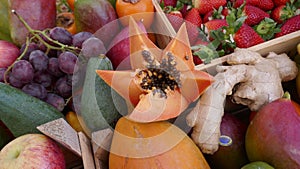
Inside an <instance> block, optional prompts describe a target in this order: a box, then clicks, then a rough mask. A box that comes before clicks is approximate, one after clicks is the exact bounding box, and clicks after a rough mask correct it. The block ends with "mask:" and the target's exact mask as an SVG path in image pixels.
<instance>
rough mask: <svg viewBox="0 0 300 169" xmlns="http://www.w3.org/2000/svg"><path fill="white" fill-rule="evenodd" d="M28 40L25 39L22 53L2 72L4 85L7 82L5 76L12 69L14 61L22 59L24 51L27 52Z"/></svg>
mask: <svg viewBox="0 0 300 169" xmlns="http://www.w3.org/2000/svg"><path fill="white" fill-rule="evenodd" d="M29 42H30V40H29V37H27V38H26V46H25V49H24V51H23V52H22V53H21V55H20V56H19V57H18V58H17V59H16V60H15V61H14V62H13V63H12V64H11V65H10V66H8V68H7V69H6V71H5V72H4V76H3V77H4V83H6V84H8V82H7V74H8V72H9V71H10V70H11V69H12V68H13V66H14V64H15V63H16V61H18V60H21V59H22V58H23V56H24V55H25V53H26V51H27V50H28V44H29Z"/></svg>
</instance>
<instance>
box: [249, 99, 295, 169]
mask: <svg viewBox="0 0 300 169" xmlns="http://www.w3.org/2000/svg"><path fill="white" fill-rule="evenodd" d="M299 129H300V105H299V104H297V103H296V102H294V101H293V100H290V99H288V98H280V99H277V100H275V101H273V102H271V103H269V104H267V105H265V106H264V107H262V108H261V109H260V110H259V111H258V112H257V114H256V115H255V117H254V118H253V120H252V121H251V122H250V124H249V126H248V129H247V133H246V140H245V146H246V152H247V155H248V158H249V160H250V161H252V162H254V161H264V162H267V163H268V164H270V165H271V166H273V167H274V168H276V169H287V168H300V155H299V152H300V132H299Z"/></svg>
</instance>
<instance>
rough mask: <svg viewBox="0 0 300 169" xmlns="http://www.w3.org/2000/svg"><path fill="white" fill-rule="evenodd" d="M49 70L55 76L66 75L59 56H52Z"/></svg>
mask: <svg viewBox="0 0 300 169" xmlns="http://www.w3.org/2000/svg"><path fill="white" fill-rule="evenodd" d="M48 72H49V73H50V74H51V75H52V76H55V77H61V76H63V75H64V72H62V71H61V70H60V68H59V65H58V58H50V59H49V63H48Z"/></svg>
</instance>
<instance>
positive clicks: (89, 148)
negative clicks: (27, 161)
mask: <svg viewBox="0 0 300 169" xmlns="http://www.w3.org/2000/svg"><path fill="white" fill-rule="evenodd" d="M152 1H153V4H154V6H155V9H156V14H155V24H154V25H155V27H154V29H156V31H157V32H161V34H160V35H157V41H158V44H159V46H160V47H161V48H163V47H164V46H166V44H168V42H169V41H170V40H171V39H172V37H175V35H176V32H175V30H174V29H173V28H172V26H171V24H170V22H169V21H168V19H167V17H166V15H165V14H164V13H163V11H162V9H161V8H160V6H159V4H158V0H152ZM298 43H300V30H299V31H296V32H294V33H291V34H288V35H285V36H282V37H279V38H276V39H273V40H269V41H267V42H264V43H261V44H259V45H256V46H252V47H250V48H249V49H250V50H253V51H256V52H259V53H260V54H261V55H266V54H268V53H269V52H271V51H272V52H275V53H278V54H279V53H283V52H289V51H291V50H293V49H296V45H297V44H298ZM226 58H227V56H223V57H220V58H217V59H214V60H213V61H212V62H211V63H209V64H200V65H197V66H196V69H197V70H203V71H209V72H210V73H212V72H214V71H215V67H216V66H217V65H220V64H223V63H224V62H225V61H226ZM38 129H39V130H40V131H41V132H42V133H44V134H45V135H47V136H49V137H51V138H53V139H54V140H56V141H57V142H58V143H60V145H61V146H62V147H63V149H64V153H65V156H66V162H67V168H72V169H81V168H88V169H108V155H109V152H108V151H107V150H109V147H110V143H111V139H112V135H113V131H112V130H111V129H109V128H108V129H104V130H101V131H97V132H94V133H92V138H88V137H87V136H86V135H85V134H84V133H82V132H79V133H78V132H76V131H75V130H74V129H73V128H72V127H71V126H70V125H69V124H68V123H67V122H66V121H65V120H64V119H57V120H54V121H51V122H49V123H46V124H43V125H41V126H38Z"/></svg>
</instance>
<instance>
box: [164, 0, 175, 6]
mask: <svg viewBox="0 0 300 169" xmlns="http://www.w3.org/2000/svg"><path fill="white" fill-rule="evenodd" d="M176 3H177V0H160V4H161V5H163V6H164V7H165V6H172V7H175V6H176Z"/></svg>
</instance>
